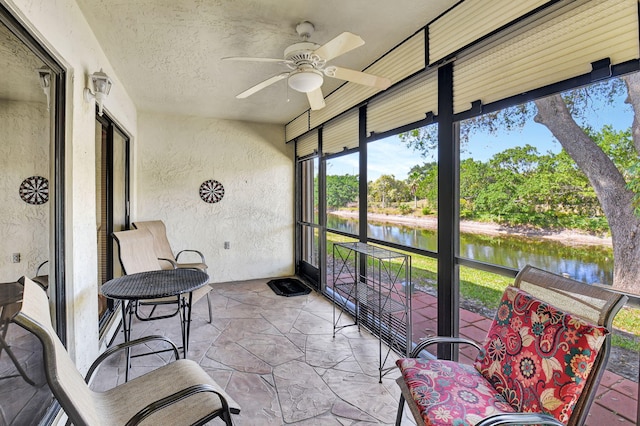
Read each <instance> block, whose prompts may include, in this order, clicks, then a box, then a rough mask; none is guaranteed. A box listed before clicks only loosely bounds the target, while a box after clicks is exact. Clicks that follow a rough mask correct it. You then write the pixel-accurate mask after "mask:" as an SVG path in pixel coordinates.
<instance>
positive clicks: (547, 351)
mask: <svg viewBox="0 0 640 426" xmlns="http://www.w3.org/2000/svg"><path fill="white" fill-rule="evenodd" d="M607 333H608V331H607V330H606V329H605V328H604V327H600V326H594V325H591V324H588V323H586V322H585V321H583V320H582V319H580V318H578V317H576V316H574V315H571V314H568V313H565V312H562V311H560V310H558V309H556V308H554V307H553V306H551V305H549V304H546V303H544V302H541V301H539V300H537V299H535V298H534V297H533V296H531V295H530V294H528V293H526V292H525V291H523V290H520V289H517V288H515V287H508V288H507V289H506V290H505V292H504V294H503V296H502V300H501V302H500V305H499V307H498V311H497V313H496V316H495V319H494V320H493V323H492V325H491V327H490V328H489V332H488V333H487V338H486V340H485V343H484V348H485V354H482V353H481V354H480V355H478V358H477V359H476V362H475V367H476V368H477V369H478V371H480V372H481V373H482V375H483V376H484V377H486V378H487V380H488V381H489V382H490V383H491V384H492V385H493V387H495V388H496V390H497V391H499V392H500V393H501V394H502V396H503V397H504V398H505V399H506V400H507V402H508V403H509V404H511V406H513V407H514V408H515V409H516V410H517V411H521V412H546V413H548V414H551V415H552V416H554V417H555V418H556V419H558V420H559V421H561V422H563V423H565V424H566V423H567V421H568V420H569V417H570V416H571V413H572V411H573V407H574V406H575V404H576V401H577V400H578V397H579V396H580V393H581V391H582V389H583V387H584V384H585V381H586V379H587V377H588V375H589V373H590V371H591V368H592V366H593V363H594V360H595V358H596V355H597V354H598V351H599V349H600V347H601V345H602V343H603V342H604V338H605V336H606V334H607Z"/></svg>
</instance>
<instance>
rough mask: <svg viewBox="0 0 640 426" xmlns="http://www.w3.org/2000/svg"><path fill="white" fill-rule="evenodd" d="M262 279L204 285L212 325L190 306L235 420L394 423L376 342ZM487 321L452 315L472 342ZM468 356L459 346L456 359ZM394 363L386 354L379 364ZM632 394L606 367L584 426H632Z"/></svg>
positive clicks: (318, 300) (418, 317)
mask: <svg viewBox="0 0 640 426" xmlns="http://www.w3.org/2000/svg"><path fill="white" fill-rule="evenodd" d="M266 281H267V280H253V281H245V282H234V283H224V284H213V285H212V287H213V291H212V293H211V300H212V305H213V322H212V324H209V323H208V322H207V310H206V302H204V301H200V302H199V303H197V304H196V305H195V306H194V312H193V322H192V334H191V343H190V348H189V354H188V357H189V358H190V359H193V360H196V361H198V362H199V363H200V365H202V366H203V367H204V368H205V369H206V370H207V371H208V372H209V373H210V374H211V376H212V377H214V379H215V380H216V381H218V383H220V384H222V385H223V386H225V387H226V389H227V392H228V393H229V394H230V395H232V396H233V398H234V399H235V400H236V401H238V403H239V404H240V405H241V407H242V412H241V414H240V415H238V416H234V422H235V424H236V425H240V426H241V425H252V426H253V425H284V424H295V425H305V426H306V425H318V426H324V425H327V426H328V425H336V426H339V425H343V426H345V425H371V424H388V425H391V424H394V421H395V415H396V410H397V401H398V398H399V390H398V388H397V385H396V384H395V381H394V380H395V378H396V377H397V376H398V373H397V371H396V370H392V371H391V372H390V373H389V374H388V375H387V376H385V377H384V378H383V380H382V383H381V384H380V383H378V353H379V352H378V340H377V339H376V338H375V337H374V336H373V335H371V334H370V333H369V332H367V331H366V330H364V329H363V330H361V331H360V332H358V330H357V328H356V327H348V328H344V329H342V330H341V331H340V332H338V333H337V335H336V337H335V339H334V338H333V335H332V334H333V326H332V324H333V309H332V305H331V303H330V301H329V300H327V299H326V298H325V297H324V296H322V295H320V294H318V293H316V292H311V293H310V294H309V295H306V296H296V297H290V298H287V297H282V296H277V295H275V294H274V293H273V292H272V291H271V289H270V288H269V287H268V286H267V285H266ZM412 303H413V307H414V321H413V327H414V331H416V332H418V333H420V332H421V330H422V331H423V332H424V333H425V334H426V333H430V330H433V329H434V328H435V317H433V316H432V315H433V313H434V312H435V303H436V300H435V298H433V297H432V296H429V295H427V294H426V293H422V292H415V294H414V296H413V300H412ZM489 323H490V320H488V319H487V318H485V317H482V316H481V315H478V314H475V313H473V312H468V311H463V312H461V324H460V331H461V334H462V335H464V336H466V337H470V338H473V339H477V340H482V338H483V337H484V334H485V330H486V329H487V327H488V325H489ZM133 334H134V337H136V336H141V335H149V334H161V335H165V336H168V337H170V338H171V339H172V340H174V341H176V342H177V341H180V335H179V325H178V319H177V318H170V319H166V320H162V321H152V322H147V323H135V324H134V328H133ZM415 337H416V334H415V333H414V338H415ZM418 337H419V336H418ZM118 339H119V340H116V342H117V341H120V339H121V337H118ZM474 356H475V354H471V353H466V352H464V351H463V353H462V355H461V359H469V360H470V359H471V358H472V357H474ZM395 359H396V356H395V354H394V353H393V352H392V354H391V356H390V358H389V359H388V360H387V364H386V366H387V367H388V366H392V365H393V362H394V361H395ZM164 362H165V359H164V357H163V356H146V357H141V358H136V359H134V361H133V367H132V373H133V374H134V375H135V374H141V373H144V372H145V371H148V370H150V369H153V368H154V367H156V366H157V365H159V364H161V363H164ZM123 365H124V363H123V360H122V359H121V358H120V359H118V358H117V357H116V358H115V359H112V360H110V362H109V363H107V364H105V366H104V367H103V368H101V369H100V371H99V372H98V376H97V377H96V380H95V381H94V383H93V387H94V388H96V389H102V388H109V387H112V386H114V385H115V384H117V383H121V382H122V381H123V380H124V370H123V368H122V366H123ZM637 399H638V384H637V383H635V382H633V381H631V380H628V379H625V378H622V377H620V376H617V375H615V374H613V373H611V372H609V371H607V372H606V373H605V376H604V378H603V380H602V383H601V385H600V388H599V389H598V393H597V396H596V401H595V403H594V404H593V406H592V409H591V412H590V416H589V419H588V420H587V423H586V425H587V426H589V425H591V426H596V425H602V424H609V425H621V426H624V425H632V424H636V407H637ZM410 417H411V416H410V414H409V413H408V410H405V415H404V418H403V423H402V424H403V425H412V424H415V423H414V422H413V419H411V418H410ZM212 424H217V423H216V422H212Z"/></svg>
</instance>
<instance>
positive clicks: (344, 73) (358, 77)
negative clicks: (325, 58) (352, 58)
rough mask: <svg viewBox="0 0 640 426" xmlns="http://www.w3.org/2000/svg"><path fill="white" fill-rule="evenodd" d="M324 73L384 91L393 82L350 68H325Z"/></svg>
mask: <svg viewBox="0 0 640 426" xmlns="http://www.w3.org/2000/svg"><path fill="white" fill-rule="evenodd" d="M324 73H325V75H326V76H328V77H333V78H338V79H340V80H346V81H351V82H353V83H358V84H364V85H365V86H372V87H377V88H378V89H382V90H385V89H386V88H388V87H389V86H391V80H389V79H388V78H386V77H378V76H376V75H373V74H367V73H364V72H360V71H355V70H350V69H348V68H340V67H334V66H331V67H327V68H325V69H324Z"/></svg>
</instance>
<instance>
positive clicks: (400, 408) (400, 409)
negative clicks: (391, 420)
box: [396, 394, 404, 426]
mask: <svg viewBox="0 0 640 426" xmlns="http://www.w3.org/2000/svg"><path fill="white" fill-rule="evenodd" d="M403 411H404V395H402V394H400V403H399V404H398V414H396V426H400V423H402V412H403Z"/></svg>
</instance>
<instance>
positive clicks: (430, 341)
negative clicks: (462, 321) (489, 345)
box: [409, 336, 484, 358]
mask: <svg viewBox="0 0 640 426" xmlns="http://www.w3.org/2000/svg"><path fill="white" fill-rule="evenodd" d="M437 343H449V344H454V343H462V344H466V345H472V346H475V347H476V348H477V349H478V350H479V351H480V352H484V348H483V347H482V346H481V345H480V344H478V343H476V342H474V341H473V340H470V339H465V338H464V337H445V336H435V337H428V338H425V339H422V340H421V342H420V343H418V344H417V345H416V347H415V348H413V350H412V351H411V355H409V357H410V358H417V357H418V356H419V355H420V352H422V351H423V350H424V349H425V348H426V347H428V346H431V345H435V344H437Z"/></svg>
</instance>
